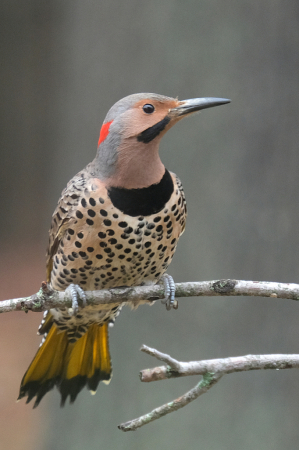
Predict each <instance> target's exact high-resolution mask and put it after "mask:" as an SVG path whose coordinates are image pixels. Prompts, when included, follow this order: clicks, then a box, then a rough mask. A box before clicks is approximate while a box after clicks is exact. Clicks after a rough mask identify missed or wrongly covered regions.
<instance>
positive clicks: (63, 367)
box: [19, 93, 230, 407]
mask: <svg viewBox="0 0 299 450" xmlns="http://www.w3.org/2000/svg"><path fill="white" fill-rule="evenodd" d="M229 101H230V100H227V99H221V98H195V99H191V100H183V101H179V100H177V99H174V98H170V97H165V96H162V95H157V94H148V93H146V94H133V95H129V96H128V97H125V98H123V99H122V100H120V101H118V102H117V103H115V105H114V106H112V108H111V109H110V110H109V112H108V114H107V116H106V118H105V120H104V123H103V125H102V128H101V131H100V137H99V142H98V149H97V154H96V157H95V159H94V160H93V161H92V162H91V163H90V164H88V165H87V166H86V167H85V169H83V170H82V171H81V172H79V173H78V174H77V175H75V176H74V178H72V179H71V180H70V181H69V183H68V184H67V186H66V188H65V189H64V190H63V191H62V194H61V197H60V199H59V201H58V205H57V208H56V209H55V211H54V214H53V216H52V223H51V228H50V238H49V245H48V250H47V280H48V282H49V283H50V285H51V286H52V288H54V289H57V290H59V291H62V290H65V289H67V288H68V289H70V290H71V294H72V298H73V308H70V309H67V308H66V309H64V310H60V309H56V308H55V309H50V310H49V311H47V312H46V313H45V315H44V319H43V320H42V323H41V325H40V327H39V331H38V334H41V335H44V337H43V340H42V343H41V345H40V347H39V349H38V351H37V353H36V355H35V357H34V359H33V361H32V363H31V365H30V366H29V368H28V370H27V372H26V373H25V375H24V377H23V379H22V382H21V387H20V394H19V399H20V398H22V397H24V396H28V398H27V403H28V402H29V401H30V400H32V398H34V397H35V396H36V399H35V403H34V407H36V406H37V405H38V404H39V402H40V401H41V399H42V397H43V396H44V395H45V394H46V393H47V392H48V391H49V390H51V389H52V388H53V387H54V386H55V385H56V386H57V388H58V389H59V391H60V393H61V405H62V406H63V405H64V403H65V401H66V399H67V397H68V396H70V401H71V402H73V401H74V400H75V399H76V397H77V395H78V393H79V392H80V391H81V389H82V388H83V387H84V386H85V385H86V386H87V388H88V389H89V390H90V391H91V392H92V393H94V392H95V391H96V389H97V387H98V384H99V382H100V381H103V382H105V383H108V382H109V381H110V378H111V361H110V353H109V347H108V324H109V322H110V323H112V322H113V321H114V318H115V316H116V315H117V313H118V312H119V309H120V307H119V306H118V305H116V306H114V305H98V306H85V307H84V305H82V304H81V303H80V304H81V306H80V307H78V304H77V297H79V299H80V298H81V300H82V301H83V303H85V298H84V291H85V290H98V289H104V288H114V287H118V286H136V285H147V284H156V283H157V282H158V281H160V280H161V278H162V277H163V276H164V277H165V275H164V274H165V272H166V270H167V267H168V266H169V264H170V262H171V260H172V257H173V254H174V252H175V249H176V246H177V243H178V239H179V237H180V235H181V234H182V233H183V231H184V228H185V222H186V201H185V196H184V191H183V188H182V184H181V182H180V180H179V179H178V178H177V176H176V175H175V174H173V173H171V172H169V171H168V170H167V169H165V167H164V165H163V163H162V162H161V160H160V157H159V144H160V141H161V138H162V136H164V134H165V133H166V132H167V131H168V130H169V129H170V128H171V127H172V126H173V125H174V124H175V123H177V122H178V121H179V120H180V119H182V118H183V117H185V116H187V115H190V114H191V113H192V112H195V111H199V110H201V109H205V108H210V107H212V106H218V105H222V104H225V103H228V102H229ZM165 281H166V285H167V289H166V290H167V295H169V294H170V297H171V298H170V299H169V298H168V299H166V303H167V306H168V308H170V307H171V306H173V303H174V302H173V300H174V299H173V292H169V291H172V290H173V283H172V279H171V278H170V277H169V276H166V277H165ZM168 285H169V287H170V289H169V287H168Z"/></svg>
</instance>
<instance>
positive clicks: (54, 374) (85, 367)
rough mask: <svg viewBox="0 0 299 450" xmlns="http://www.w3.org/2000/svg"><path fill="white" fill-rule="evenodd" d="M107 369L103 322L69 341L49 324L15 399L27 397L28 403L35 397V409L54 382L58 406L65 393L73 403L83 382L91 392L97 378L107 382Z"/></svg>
mask: <svg viewBox="0 0 299 450" xmlns="http://www.w3.org/2000/svg"><path fill="white" fill-rule="evenodd" d="M111 372H112V368H111V360H110V353H109V345H108V325H107V324H104V325H98V324H93V325H91V326H90V327H89V328H88V330H87V332H86V333H85V334H84V335H83V336H82V337H81V338H80V339H78V340H77V342H75V343H70V342H69V340H68V337H67V332H66V331H62V332H61V331H59V329H58V328H57V326H56V325H55V324H54V323H53V325H52V327H51V329H50V331H49V333H48V335H47V337H46V340H45V342H44V343H43V344H42V346H41V347H40V348H39V350H38V351H37V353H36V355H35V357H34V359H33V361H32V363H31V364H30V366H29V368H28V370H27V372H26V373H25V375H24V377H23V379H22V382H21V387H20V394H19V398H18V400H19V399H21V398H23V397H25V396H28V398H27V403H28V402H30V401H31V400H32V399H33V398H34V397H35V396H36V400H35V403H34V406H33V407H34V408H35V407H36V406H38V404H39V402H40V401H41V399H42V398H43V396H44V395H45V394H46V393H47V392H49V391H50V390H51V389H53V387H54V386H55V385H56V386H57V388H58V389H59V391H60V394H61V406H63V405H64V403H65V401H66V399H67V398H68V396H70V402H71V403H73V402H74V401H75V399H76V397H77V395H78V394H79V392H80V391H81V390H82V389H83V387H84V386H85V385H86V386H87V388H88V389H90V390H91V391H93V392H94V391H96V389H97V387H98V384H99V382H100V381H104V382H106V383H107V382H109V381H110V379H111Z"/></svg>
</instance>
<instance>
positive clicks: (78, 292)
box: [65, 283, 86, 315]
mask: <svg viewBox="0 0 299 450" xmlns="http://www.w3.org/2000/svg"><path fill="white" fill-rule="evenodd" d="M65 292H69V293H70V295H71V298H72V310H73V315H76V314H77V312H78V308H79V303H78V299H80V300H81V301H82V304H83V307H84V306H86V294H85V292H84V291H83V289H82V288H81V287H80V286H79V285H78V284H73V283H72V284H70V285H69V286H68V287H67V288H66V290H65Z"/></svg>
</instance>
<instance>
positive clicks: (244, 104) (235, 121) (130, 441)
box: [0, 0, 299, 450]
mask: <svg viewBox="0 0 299 450" xmlns="http://www.w3.org/2000/svg"><path fill="white" fill-rule="evenodd" d="M0 30H1V69H0V73H1V75H0V82H1V102H0V113H1V124H0V127H1V128H0V131H1V146H0V149H1V150H0V152H1V159H0V192H1V194H0V195H1V196H0V208H1V209H0V211H1V215H0V246H1V248H0V251H1V258H0V259H1V261H0V283H1V287H2V288H1V298H2V299H5V298H12V297H16V296H22V295H29V294H31V293H33V292H36V291H37V290H38V288H39V286H40V282H41V281H42V280H43V279H44V278H45V272H44V251H45V247H46V244H47V230H48V226H49V223H50V217H51V214H52V212H53V210H54V208H55V204H56V202H57V199H58V197H59V195H60V192H61V190H62V188H63V187H64V186H65V184H66V182H67V181H68V180H69V179H70V178H71V177H72V176H73V175H74V174H75V173H76V172H77V171H78V170H80V169H81V168H83V167H84V166H85V165H86V164H87V163H88V162H89V161H91V160H92V159H93V157H94V154H95V151H96V144H97V139H98V134H99V130H100V126H101V123H102V121H103V119H104V117H105V114H106V112H107V110H108V109H109V108H110V106H112V104H113V103H114V102H115V101H117V100H119V99H120V98H122V97H124V96H126V95H128V94H131V93H134V92H143V91H145V92H156V93H160V94H165V95H169V96H174V97H175V96H178V97H179V98H180V99H184V98H192V97H200V96H214V97H227V98H231V99H232V103H231V104H230V105H226V106H222V107H219V108H213V109H211V110H206V111H203V112H202V113H201V114H200V115H197V116H193V117H192V118H190V119H189V120H185V121H182V122H180V123H179V124H178V125H176V126H175V127H174V128H173V129H172V130H171V131H170V132H169V134H168V135H167V136H165V138H164V139H163V142H162V145H161V157H162V160H163V162H164V163H165V165H166V167H167V168H168V169H170V170H172V171H174V172H175V173H177V174H178V175H179V176H180V178H181V179H182V181H183V184H184V188H185V193H186V197H187V203H188V211H189V216H188V223H187V228H186V232H185V234H184V235H183V237H182V238H181V240H180V243H179V246H178V249H177V252H176V256H175V259H174V261H173V263H172V265H171V267H170V270H169V273H171V274H172V275H173V276H174V278H175V280H176V281H195V280H211V279H217V278H225V277H230V278H236V279H256V280H268V281H281V282H297V281H298V280H299V273H298V251H297V249H298V244H299V235H298V220H299V205H298V201H297V197H298V175H297V173H298V163H299V154H298V140H299V139H298V138H299V131H298V129H299V127H298V120H299V89H298V88H299V83H298V81H299V77H298V70H299V53H298V46H299V3H298V1H295V0H289V1H282V0H275V1H273V0H264V1H263V2H261V1H260V0H250V1H249V0H244V1H242V0H241V1H235V0H228V1H226V2H221V1H220V0H196V1H195V0H193V1H192V0H186V1H184V2H182V1H179V0H172V1H170V0H159V1H158V0H152V1H147V2H145V1H140V0H139V1H137V0H127V1H125V2H124V1H120V0H117V1H97V2H96V1H94V0H90V1H89V0H88V1H84V2H83V1H79V0H72V1H70V0H65V1H63V2H59V1H55V0H49V1H47V2H40V1H36V0H27V1H26V2H24V1H21V0H13V1H11V0H9V1H8V0H3V1H2V2H1V6H0ZM297 308H298V306H297V305H296V303H295V302H292V301H288V300H279V299H277V300H276V299H262V298H257V299H255V298H200V299H199V298H197V299H186V300H181V301H180V305H179V310H178V311H172V312H170V313H168V312H166V311H165V308H164V307H162V305H161V304H156V305H155V306H153V307H151V308H149V307H147V306H144V307H141V308H139V309H138V310H137V311H135V312H132V311H130V310H129V309H125V310H123V312H122V313H121V315H120V317H119V318H118V319H117V322H116V325H115V327H114V329H113V330H112V332H111V333H110V346H111V352H112V360H113V367H114V375H113V379H112V382H111V384H110V385H109V386H108V387H106V386H105V385H101V386H100V388H99V389H98V393H97V395H96V396H94V397H91V396H90V394H89V393H88V392H87V391H85V390H84V391H83V392H82V393H81V394H80V396H79V397H78V399H77V401H76V403H75V405H72V406H69V405H67V406H66V407H65V408H64V409H60V408H59V395H58V393H57V392H51V393H50V394H48V395H47V396H46V398H45V399H44V400H43V402H42V404H41V406H40V407H39V408H38V409H37V410H32V409H31V406H30V405H29V406H25V404H24V401H22V402H21V403H20V404H18V405H16V404H15V402H14V401H15V398H16V396H17V391H18V386H19V383H20V380H21V377H22V375H23V373H24V371H25V369H26V367H27V365H28V364H29V362H30V360H31V358H32V357H33V355H34V352H35V351H36V348H37V346H38V343H39V338H37V337H36V336H35V330H36V327H37V325H38V323H39V321H40V315H39V314H28V315H25V314H21V313H18V314H17V313H12V314H5V315H3V316H2V317H1V318H0V321H1V322H0V340H1V346H0V348H1V350H0V356H1V366H2V367H1V369H0V376H1V380H2V381H1V384H0V389H1V391H0V392H1V395H0V419H1V423H2V430H1V435H0V443H1V441H2V445H3V448H8V449H10V448H12V449H24V448H25V449H27V448H28V449H29V448H30V449H32V448H36V449H41V450H50V449H54V448H59V449H72V450H77V449H78V450H79V449H85V448H88V449H90V450H93V449H99V448H107V449H110V448H111V449H116V448H117V449H130V450H135V449H136V450H137V449H138V450H140V449H151V448H156V447H158V448H163V449H170V448H172V449H181V448H188V449H197V448H204V449H212V450H214V449H215V450H216V449H221V450H225V449H229V450H239V449H242V450H251V449H256V448H258V449H261V450H263V449H271V450H280V449H281V448H284V450H289V449H292V450H293V449H294V448H296V447H297V446H298V438H299V428H298V419H299V406H298V404H299V403H298V372H297V371H296V370H285V371H280V372H277V371H265V372H250V373H242V374H233V375H229V376H227V377H226V378H224V379H222V381H221V382H220V383H219V384H218V385H217V386H216V387H215V388H214V389H212V390H211V391H210V392H209V393H208V394H207V395H205V396H203V397H201V398H200V399H199V400H197V401H195V402H193V403H192V404H191V405H189V406H188V407H186V408H185V409H183V410H180V411H179V412H177V413H174V414H173V415H170V416H167V417H165V418H163V419H162V420H160V421H156V422H154V423H152V424H150V425H148V426H146V427H144V428H142V429H140V430H139V431H137V432H135V433H132V432H131V433H122V432H121V431H119V430H118V429H117V424H119V423H121V422H124V421H126V420H129V419H131V418H134V417H137V416H138V415H140V414H143V413H145V412H147V411H150V410H151V409H153V408H154V407H156V406H158V405H160V404H162V403H164V402H167V401H170V400H171V399H174V398H175V397H176V396H179V395H181V394H182V393H184V392H185V391H186V390H187V389H189V388H191V387H192V386H193V385H195V383H197V381H198V380H197V379H196V378H194V379H193V378H192V379H178V380H170V381H163V382H160V383H152V384H142V383H140V381H139V379H138V373H139V370H140V369H142V368H146V367H152V366H155V365H156V361H155V360H154V359H152V358H150V357H149V356H146V355H144V354H141V353H140V352H139V348H140V345H141V344H142V343H145V344H147V345H149V346H153V347H156V348H158V349H159V350H161V351H164V352H168V353H170V354H171V355H172V356H173V357H175V358H177V359H182V360H191V359H192V360H195V359H208V358H218V357H228V356H237V355H244V354H249V353H252V354H258V353H296V352H297V353H298V349H299V343H298V341H299V329H298V317H299V316H298V311H297ZM4 445H5V447H4Z"/></svg>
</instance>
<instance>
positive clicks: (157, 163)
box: [106, 138, 165, 189]
mask: <svg viewBox="0 0 299 450" xmlns="http://www.w3.org/2000/svg"><path fill="white" fill-rule="evenodd" d="M164 173H165V167H164V165H163V163H162V161H161V159H160V156H159V142H155V140H154V141H152V142H149V143H147V144H144V143H141V142H138V141H137V140H136V139H135V138H134V139H133V138H132V139H127V140H126V141H124V142H123V143H122V144H121V145H120V147H119V149H118V157H117V163H116V170H115V172H114V173H113V174H112V175H111V176H110V177H109V178H108V179H107V180H106V183H107V186H108V187H121V188H126V189H141V188H145V187H148V186H151V185H153V184H157V183H159V181H160V180H161V179H162V177H163V175H164Z"/></svg>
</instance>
